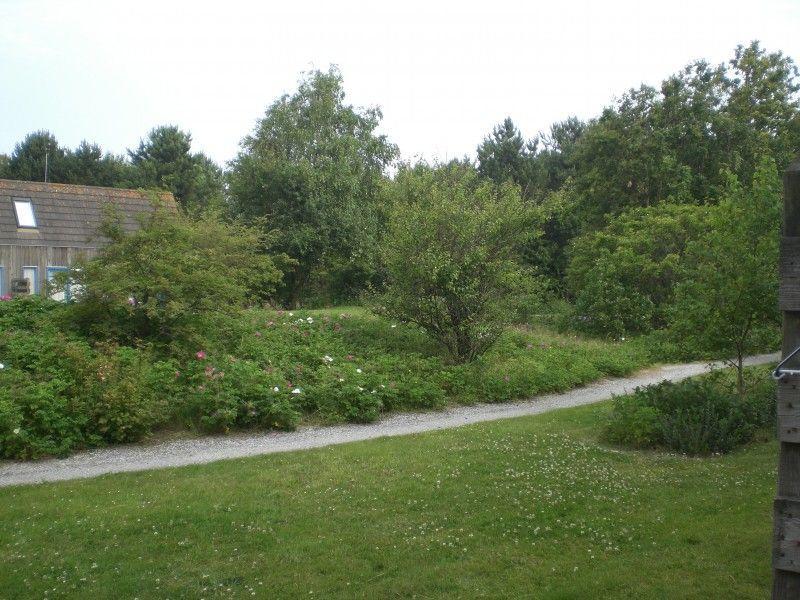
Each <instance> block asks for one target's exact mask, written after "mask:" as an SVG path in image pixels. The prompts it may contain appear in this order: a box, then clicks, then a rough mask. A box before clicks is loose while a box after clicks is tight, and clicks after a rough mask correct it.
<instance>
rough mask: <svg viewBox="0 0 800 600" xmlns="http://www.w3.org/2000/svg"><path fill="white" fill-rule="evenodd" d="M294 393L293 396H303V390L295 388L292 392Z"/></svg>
mask: <svg viewBox="0 0 800 600" xmlns="http://www.w3.org/2000/svg"><path fill="white" fill-rule="evenodd" d="M292 393H293V394H302V393H303V390H301V389H300V388H294V389H293V390H292Z"/></svg>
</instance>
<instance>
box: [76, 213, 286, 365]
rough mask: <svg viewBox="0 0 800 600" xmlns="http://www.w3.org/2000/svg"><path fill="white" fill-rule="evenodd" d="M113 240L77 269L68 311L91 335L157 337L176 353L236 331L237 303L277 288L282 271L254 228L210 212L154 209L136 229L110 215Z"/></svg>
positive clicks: (133, 339)
mask: <svg viewBox="0 0 800 600" xmlns="http://www.w3.org/2000/svg"><path fill="white" fill-rule="evenodd" d="M103 233H104V234H105V235H106V236H108V237H109V238H110V239H111V240H112V243H111V244H110V245H109V246H107V247H106V248H104V249H103V251H102V252H101V253H100V255H99V256H98V257H96V258H95V259H92V260H89V261H85V262H83V263H80V264H78V265H77V267H76V268H75V269H73V270H72V272H71V273H70V275H69V277H70V278H71V279H72V280H73V281H74V282H76V283H77V284H79V285H80V289H81V290H82V292H81V293H80V294H79V299H78V302H77V303H75V304H74V305H73V306H72V307H71V312H70V317H71V318H72V319H74V321H75V322H76V323H77V324H78V326H79V328H80V329H81V331H82V332H83V333H84V334H85V335H86V336H87V337H89V338H91V339H100V340H108V341H114V342H116V343H120V344H124V345H136V344H139V343H141V342H146V343H150V344H154V345H156V346H157V347H159V348H160V349H162V350H166V351H169V352H171V353H174V354H178V353H181V352H183V351H185V350H186V349H188V348H192V347H197V346H207V344H208V340H209V338H211V339H214V340H216V341H217V342H218V343H220V344H224V343H225V342H227V341H229V340H230V339H231V338H233V337H235V334H236V331H235V328H236V326H237V324H238V321H237V318H236V317H237V316H238V314H239V311H240V310H241V309H242V308H243V307H244V306H246V305H247V304H248V303H250V302H255V301H258V300H259V299H263V298H265V297H266V296H268V295H269V294H270V293H272V292H274V290H275V286H276V285H277V283H278V282H279V281H280V277H281V275H280V272H279V271H278V269H277V268H276V266H275V264H274V262H273V261H272V260H271V259H270V258H269V257H268V256H266V255H263V254H260V253H258V250H259V247H260V245H261V243H262V240H261V236H260V234H259V233H258V232H257V230H255V229H252V228H247V227H243V226H239V225H234V224H226V223H223V222H222V221H220V220H218V219H217V218H216V217H215V216H213V215H206V216H204V217H202V218H200V219H197V220H189V219H187V218H184V217H180V216H179V215H172V214H165V213H164V212H163V211H160V210H159V211H155V212H154V213H153V216H152V218H151V219H150V220H149V221H147V222H144V223H143V227H142V228H141V229H140V230H138V231H136V232H134V233H127V234H126V233H124V232H123V231H122V229H121V228H120V227H117V226H115V224H114V222H113V220H110V221H109V222H108V223H106V225H105V226H104V231H103Z"/></svg>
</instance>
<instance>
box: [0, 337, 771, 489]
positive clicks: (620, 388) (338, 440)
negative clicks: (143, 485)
mask: <svg viewBox="0 0 800 600" xmlns="http://www.w3.org/2000/svg"><path fill="white" fill-rule="evenodd" d="M778 358H779V355H778V354H777V353H776V354H762V355H759V356H752V357H750V358H748V359H747V364H748V365H756V364H765V363H770V362H777V361H778ZM720 366H722V364H721V363H712V364H708V363H689V364H683V365H667V366H663V367H657V368H652V369H648V370H645V371H641V372H639V373H637V374H635V375H634V376H632V377H626V378H620V379H604V380H601V381H598V382H595V383H592V384H590V385H587V386H586V387H581V388H577V389H573V390H570V391H568V392H565V393H562V394H548V395H545V396H537V397H535V398H532V399H531V400H525V401H522V402H513V403H505V404H477V405H474V406H459V407H455V408H450V409H448V410H443V411H439V412H423V413H398V414H394V415H390V416H387V417H385V418H383V419H381V420H380V421H377V422H375V423H370V424H368V425H337V426H328V427H302V428H300V429H298V430H297V431H293V432H269V433H256V434H250V433H248V434H234V435H226V436H214V437H203V438H197V439H189V440H179V441H170V442H162V443H155V444H142V445H127V446H115V447H112V448H101V449H98V450H89V451H86V452H80V453H78V454H75V455H73V456H71V457H69V458H64V459H45V460H39V461H28V462H18V461H2V462H0V487H4V486H10V485H19V484H25V483H40V482H44V481H60V480H65V479H79V478H82V477H96V476H98V475H103V474H105V473H121V472H125V471H144V470H147V469H160V468H164V467H180V466H184V465H194V464H201V463H209V462H213V461H216V460H223V459H228V458H239V457H243V456H254V455H257V454H271V453H274V452H289V451H292V450H305V449H308V448H320V447H322V446H330V445H333V444H344V443H347V442H355V441H359V440H369V439H373V438H379V437H387V436H396V435H408V434H411V433H419V432H421V431H431V430H435V429H449V428H452V427H460V426H461V425H467V424H469V423H480V422H482V421H494V420H497V419H508V418H513V417H520V416H524V415H536V414H539V413H543V412H547V411H550V410H554V409H558V408H567V407H570V406H580V405H583V404H591V403H593V402H600V401H602V400H607V399H609V398H611V397H612V395H621V394H625V393H627V392H630V391H632V390H633V388H635V387H636V386H641V385H648V384H651V383H658V382H660V381H664V380H666V379H668V380H670V381H680V380H681V379H685V378H687V377H691V376H693V375H698V374H700V373H703V372H705V371H708V370H709V369H710V368H719V367H720Z"/></svg>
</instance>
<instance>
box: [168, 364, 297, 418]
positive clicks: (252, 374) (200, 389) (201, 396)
mask: <svg viewBox="0 0 800 600" xmlns="http://www.w3.org/2000/svg"><path fill="white" fill-rule="evenodd" d="M177 379H178V380H179V381H180V383H182V384H183V385H184V386H185V388H184V389H186V390H187V392H186V402H185V404H184V407H183V410H182V412H183V417H184V418H185V419H187V420H188V422H189V423H190V424H193V425H195V426H198V427H199V428H201V429H203V430H205V431H213V432H224V431H229V430H230V429H232V428H234V427H252V426H256V425H259V426H262V427H270V428H275V429H294V428H295V427H296V426H297V422H298V420H299V418H300V413H299V411H298V410H297V406H296V405H295V403H294V402H293V401H292V400H291V399H290V394H291V390H290V389H287V387H286V386H285V385H284V384H283V382H282V381H281V382H280V383H279V378H278V377H275V376H271V375H270V374H269V373H267V372H265V371H264V370H262V369H261V368H260V367H259V366H258V365H257V364H256V363H254V362H252V361H248V360H240V359H236V358H234V357H232V356H227V357H222V358H221V359H219V360H212V358H211V357H210V356H207V355H206V354H205V352H203V351H199V352H198V354H197V355H196V356H195V359H194V360H191V361H189V363H188V364H187V365H186V367H185V372H179V373H178V374H177Z"/></svg>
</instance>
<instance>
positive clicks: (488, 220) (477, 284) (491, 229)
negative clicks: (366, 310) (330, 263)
mask: <svg viewBox="0 0 800 600" xmlns="http://www.w3.org/2000/svg"><path fill="white" fill-rule="evenodd" d="M392 187H393V189H392V192H393V194H392V204H391V210H390V216H389V222H388V225H387V232H386V236H385V238H384V239H383V246H382V256H383V260H384V263H385V268H386V271H387V279H386V286H385V290H384V293H383V294H382V295H381V296H379V298H378V299H377V301H376V304H377V309H376V310H378V311H379V312H382V313H385V314H386V315H388V316H390V317H392V318H396V319H399V320H401V321H405V322H410V323H415V324H416V325H418V326H419V327H421V328H422V329H423V330H424V331H425V332H426V333H428V335H430V336H431V337H432V338H433V339H435V340H436V341H437V342H438V343H439V344H441V345H442V347H443V348H444V349H445V350H446V351H447V352H448V353H449V354H450V356H451V357H452V358H453V359H454V360H456V361H459V362H466V361H471V360H473V359H475V358H477V357H478V356H480V355H481V354H482V353H483V352H485V351H486V350H487V349H488V348H489V347H491V345H492V344H493V343H494V342H495V341H496V340H497V338H498V337H499V335H500V334H501V333H502V331H503V329H504V328H505V327H506V326H507V325H508V323H509V322H511V319H512V318H513V315H514V312H515V311H514V304H515V301H516V299H517V298H518V297H519V296H520V295H523V294H530V293H531V290H533V289H534V288H535V284H534V283H533V280H532V279H531V277H530V275H529V273H528V272H527V271H526V269H524V268H523V267H522V266H521V264H520V261H519V258H520V257H519V254H520V251H521V249H522V247H523V246H524V244H525V243H526V242H527V239H528V238H529V237H530V236H531V235H532V231H533V221H534V219H535V213H534V212H533V211H532V210H531V208H530V207H529V206H528V205H526V204H525V203H524V202H523V200H522V198H521V197H520V195H519V191H518V188H517V187H516V186H515V185H513V184H511V183H510V182H506V183H503V184H501V185H497V184H495V183H494V182H492V181H491V180H487V179H482V178H480V177H479V176H478V174H477V173H476V172H475V170H474V169H473V168H471V167H464V166H460V165H451V166H447V167H439V168H436V167H434V168H431V167H428V166H427V165H417V166H416V167H413V168H411V167H405V168H403V169H401V171H400V172H399V173H398V174H397V177H396V180H395V183H394V185H393V186H392Z"/></svg>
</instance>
